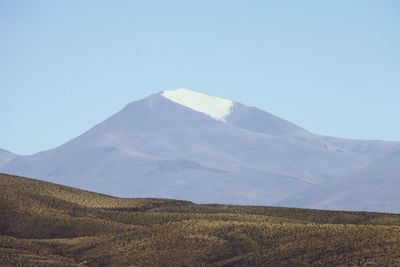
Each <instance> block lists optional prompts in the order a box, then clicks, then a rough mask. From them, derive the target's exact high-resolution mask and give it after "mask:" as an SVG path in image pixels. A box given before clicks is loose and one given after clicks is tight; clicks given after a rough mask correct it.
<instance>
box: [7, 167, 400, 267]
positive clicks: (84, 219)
mask: <svg viewBox="0 0 400 267" xmlns="http://www.w3.org/2000/svg"><path fill="white" fill-rule="evenodd" d="M204 265H207V266H400V215H394V214H379V213H365V212H359V213H357V212H332V211H316V210H304V209H287V208H271V207H249V206H227V205H195V204H193V203H190V202H185V201H175V200H162V199H119V198H114V197H110V196H105V195H101V194H96V193H91V192H86V191H82V190H78V189H73V188H69V187H65V186H60V185H55V184H50V183H45V182H41V181H37V180H32V179H26V178H21V177H15V176H9V175H3V174H0V266H204Z"/></svg>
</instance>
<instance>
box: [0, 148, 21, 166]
mask: <svg viewBox="0 0 400 267" xmlns="http://www.w3.org/2000/svg"><path fill="white" fill-rule="evenodd" d="M15 157H17V155H15V154H13V153H11V152H9V151H7V150H4V149H0V168H1V167H2V166H4V165H6V164H7V163H8V162H10V161H11V160H13V159H14V158H15Z"/></svg>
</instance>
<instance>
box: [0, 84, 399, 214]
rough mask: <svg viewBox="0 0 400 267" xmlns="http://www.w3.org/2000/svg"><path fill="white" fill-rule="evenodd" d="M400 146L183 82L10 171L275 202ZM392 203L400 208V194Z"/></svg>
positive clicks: (200, 198) (128, 188) (84, 184)
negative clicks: (325, 130)
mask: <svg viewBox="0 0 400 267" xmlns="http://www.w3.org/2000/svg"><path fill="white" fill-rule="evenodd" d="M166 96H167V97H166ZM208 107H210V108H209V109H208ZM397 148H399V144H398V143H394V142H379V141H352V140H344V139H335V138H329V137H322V136H318V135H314V134H312V133H309V132H308V131H306V130H304V129H302V128H301V127H298V126H296V125H293V124H291V123H289V122H287V121H285V120H283V119H280V118H278V117H276V116H274V115H272V114H269V113H267V112H264V111H262V110H259V109H257V108H253V107H247V106H245V105H243V104H240V103H236V102H232V101H229V100H223V99H220V98H215V97H211V96H207V95H204V94H202V93H198V92H192V91H189V90H187V89H178V90H174V91H167V92H162V93H159V94H154V95H151V96H149V97H148V98H145V99H142V100H139V101H136V102H133V103H130V104H128V105H127V106H126V107H125V108H123V109H122V110H121V111H120V112H118V113H116V114H115V115H113V116H111V117H110V118H108V119H107V120H105V121H104V122H102V123H100V124H98V125H96V126H95V127H93V128H92V129H90V130H89V131H87V132H86V133H84V134H82V135H81V136H79V137H77V138H75V139H73V140H71V141H69V142H67V143H66V144H64V145H61V146H59V147H57V148H55V149H52V150H49V151H45V152H41V153H38V154H36V155H32V156H26V157H18V158H16V159H14V160H12V161H11V162H9V163H8V164H6V165H5V166H3V167H2V168H1V171H3V172H5V173H11V174H17V175H23V176H30V177H37V178H40V179H44V180H47V181H52V182H57V183H61V184H66V185H71V186H75V187H79V188H84V189H88V190H93V191H97V192H102V193H107V194H112V195H116V196H124V197H132V196H135V197H162V198H176V199H186V200H191V201H195V202H198V203H206V202H208V203H209V202H215V203H232V204H258V205H267V204H268V205H271V204H275V203H278V202H280V201H283V200H285V199H290V198H291V197H295V196H297V195H300V194H303V192H307V190H309V189H311V188H313V187H314V186H316V185H323V184H328V183H331V182H332V181H337V182H338V183H342V182H343V183H346V179H347V178H346V177H347V176H351V175H353V173H354V174H355V175H356V174H357V173H358V172H359V171H360V170H362V169H363V168H366V167H367V166H370V165H371V164H372V163H374V162H378V161H379V159H380V158H383V157H386V156H390V155H391V153H393V151H395V150H396V149H397ZM368 177H369V176H368ZM368 177H366V178H368ZM360 178H361V177H360ZM361 180H362V179H361ZM371 190H373V187H371ZM367 201H369V200H368V199H363V200H362V201H361V202H358V203H357V205H356V206H353V207H352V209H353V208H354V209H361V208H362V207H364V206H365V204H366V203H363V202H367ZM386 201H387V198H386V197H385V196H381V199H380V202H381V203H385V202H386ZM292 203H293V202H292ZM396 203H397V202H396ZM294 205H295V206H296V203H294ZM312 205H317V206H316V207H318V205H319V204H318V202H317V203H316V202H314V203H312ZM383 205H384V204H383ZM313 207H314V206H313ZM324 208H329V209H336V208H339V206H335V203H334V202H332V205H331V206H329V205H326V206H325V207H324ZM377 210H380V208H378V209H377ZM385 210H387V208H386V207H385ZM390 210H391V211H400V202H399V203H397V204H395V205H391V207H390Z"/></svg>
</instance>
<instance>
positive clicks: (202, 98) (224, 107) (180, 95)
mask: <svg viewBox="0 0 400 267" xmlns="http://www.w3.org/2000/svg"><path fill="white" fill-rule="evenodd" d="M161 95H162V96H163V97H165V98H167V99H169V100H171V101H173V102H175V103H178V104H180V105H182V106H185V107H188V108H190V109H192V110H194V111H197V112H201V113H204V114H207V115H208V116H210V117H212V118H214V119H216V120H218V121H223V122H225V118H226V117H227V116H228V115H229V114H230V112H231V109H232V106H233V102H232V101H230V100H227V99H223V98H220V97H216V96H210V95H207V94H204V93H200V92H196V91H192V90H189V89H185V88H179V89H175V90H167V91H163V92H162V93H161Z"/></svg>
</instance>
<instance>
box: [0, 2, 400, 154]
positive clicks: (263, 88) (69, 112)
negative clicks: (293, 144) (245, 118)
mask: <svg viewBox="0 0 400 267" xmlns="http://www.w3.org/2000/svg"><path fill="white" fill-rule="evenodd" d="M399 14H400V1H396V0H392V1H386V0H381V1H368V0H354V1H348V0H335V1H309V0H304V1H296V0H292V1H287V0H279V1H265V0H263V1H256V0H243V1H240V0H237V1H231V0H219V1H215V0H202V1H183V0H182V1H174V0H169V1H165V0H160V1H153V0H146V1H144V0H143V1H120V0H113V1H78V0H64V1H63V0H59V1H51V0H48V1H40V0H38V1H30V0H26V1H21V0H0V100H1V102H0V148H3V149H6V150H9V151H12V152H14V153H18V154H22V155H25V154H33V153H36V152H39V151H43V150H47V149H50V148H54V147H56V146H58V145H60V144H62V143H64V142H66V141H69V140H70V139H72V138H74V137H76V136H78V135H79V134H81V133H83V132H85V131H86V130H88V129H89V128H91V127H92V126H94V125H95V124H97V123H100V122H101V121H103V120H104V119H106V118H107V117H109V116H110V115H112V114H114V113H115V112H117V111H119V110H120V109H122V108H123V107H124V106H125V105H126V104H128V103H130V102H132V101H135V100H138V99H141V98H144V97H146V96H148V95H150V94H153V93H156V92H160V91H162V90H166V89H174V88H180V87H184V88H190V89H193V90H198V91H202V92H206V93H209V94H211V95H217V96H220V97H224V98H227V99H231V100H234V101H238V102H241V103H243V104H246V105H249V106H256V107H259V108H261V109H263V110H266V111H268V112H271V113H273V114H275V115H277V116H279V117H282V118H284V119H286V120H289V121H291V122H293V123H295V124H297V125H300V126H302V127H303V128H306V129H307V130H309V131H311V132H314V133H317V134H323V135H329V136H337V137H345V138H352V139H381V140H397V141H400V123H399V120H400V15H399Z"/></svg>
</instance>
